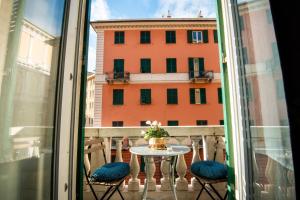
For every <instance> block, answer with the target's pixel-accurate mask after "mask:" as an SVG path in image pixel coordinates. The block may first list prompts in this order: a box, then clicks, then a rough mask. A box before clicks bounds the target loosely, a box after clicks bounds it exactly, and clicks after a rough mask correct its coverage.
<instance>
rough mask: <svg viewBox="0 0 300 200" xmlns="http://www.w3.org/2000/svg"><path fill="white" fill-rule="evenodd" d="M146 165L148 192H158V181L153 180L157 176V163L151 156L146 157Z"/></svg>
mask: <svg viewBox="0 0 300 200" xmlns="http://www.w3.org/2000/svg"><path fill="white" fill-rule="evenodd" d="M144 159H145V165H146V175H147V176H146V177H147V178H146V179H145V181H148V190H152V191H155V190H156V179H155V178H153V177H154V174H155V163H154V158H153V157H150V156H145V157H144Z"/></svg>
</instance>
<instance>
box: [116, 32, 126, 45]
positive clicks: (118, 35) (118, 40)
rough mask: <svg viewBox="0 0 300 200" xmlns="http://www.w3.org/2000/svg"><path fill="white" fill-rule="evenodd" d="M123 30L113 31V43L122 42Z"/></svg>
mask: <svg viewBox="0 0 300 200" xmlns="http://www.w3.org/2000/svg"><path fill="white" fill-rule="evenodd" d="M124 37H125V33H124V31H115V44H124Z"/></svg>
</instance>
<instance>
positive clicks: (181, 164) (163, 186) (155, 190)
mask: <svg viewBox="0 0 300 200" xmlns="http://www.w3.org/2000/svg"><path fill="white" fill-rule="evenodd" d="M146 128H147V127H146ZM146 128H141V127H113V128H111V127H103V128H86V133H85V136H86V138H87V139H91V138H94V139H97V138H103V140H104V142H105V145H106V149H105V152H106V158H107V160H108V161H109V162H110V159H111V155H112V154H114V156H115V159H114V161H115V162H119V161H124V162H129V163H130V166H131V170H130V171H131V173H130V178H129V180H127V181H126V184H124V190H123V192H124V195H125V197H127V198H128V199H140V196H141V191H142V189H143V183H144V177H145V174H144V172H140V171H141V167H140V165H141V164H142V163H141V158H139V157H138V156H137V155H134V154H130V153H129V151H128V150H127V149H126V148H124V146H125V147H126V145H124V143H126V142H127V141H128V142H129V144H128V146H136V145H141V144H147V142H146V141H145V140H144V139H143V137H142V135H141V131H142V130H145V129H146ZM164 128H165V129H166V130H167V131H168V132H169V133H170V135H171V137H170V139H169V140H168V143H170V144H184V145H188V146H190V147H191V152H190V154H189V155H187V154H186V155H185V156H179V157H178V160H177V164H176V173H177V178H176V181H175V182H176V190H177V194H178V199H183V198H185V199H195V198H196V196H197V194H198V192H195V190H199V189H200V185H199V184H198V183H197V181H196V180H195V178H193V177H191V175H190V173H189V166H190V165H191V164H192V163H194V162H196V161H198V160H200V159H201V158H202V159H204V160H213V158H214V153H215V149H216V150H217V154H216V160H217V161H219V162H224V158H225V156H224V148H225V145H224V140H223V138H224V130H223V126H202V127H201V126H180V127H164ZM112 141H115V145H114V146H115V148H114V150H112ZM200 141H202V143H201V144H200ZM217 141H218V142H217ZM99 153H100V155H103V154H102V152H99ZM200 153H203V155H201V156H200ZM85 159H87V158H85ZM90 162H91V171H93V170H94V169H95V168H97V167H99V166H101V165H102V164H104V159H103V157H99V154H96V153H95V154H92V155H91V158H90ZM150 169H151V170H150ZM149 170H150V174H151V177H153V178H151V179H149V180H150V181H149V187H148V188H149V190H150V191H149V196H150V197H151V198H154V199H156V198H159V199H160V198H161V197H162V196H164V197H166V198H167V199H168V198H171V197H172V194H171V192H170V190H171V188H170V185H169V183H170V182H169V180H170V177H169V167H168V163H167V162H166V161H164V160H163V161H161V162H160V163H157V164H156V165H155V163H153V164H151V166H150V168H149ZM158 176H160V177H158ZM217 188H218V190H220V191H221V190H222V191H221V193H222V192H225V185H224V184H222V183H221V184H220V185H219V186H217ZM98 191H103V188H102V189H101V188H99V190H98ZM168 191H169V192H168ZM204 196H205V194H204ZM89 197H90V192H88V191H86V192H85V199H90V198H89Z"/></svg>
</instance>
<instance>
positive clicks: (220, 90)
mask: <svg viewBox="0 0 300 200" xmlns="http://www.w3.org/2000/svg"><path fill="white" fill-rule="evenodd" d="M218 102H219V103H220V104H222V103H223V98H222V88H218Z"/></svg>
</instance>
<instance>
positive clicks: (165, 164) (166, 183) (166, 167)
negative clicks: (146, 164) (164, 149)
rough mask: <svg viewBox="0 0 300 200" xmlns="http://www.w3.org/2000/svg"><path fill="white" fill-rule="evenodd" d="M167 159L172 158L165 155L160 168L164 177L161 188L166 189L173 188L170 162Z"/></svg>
mask: <svg viewBox="0 0 300 200" xmlns="http://www.w3.org/2000/svg"><path fill="white" fill-rule="evenodd" d="M166 159H170V158H169V157H163V160H162V161H161V165H160V170H161V173H162V176H163V177H162V178H161V179H160V184H161V188H160V190H162V191H166V190H171V186H170V162H171V161H168V160H166Z"/></svg>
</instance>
